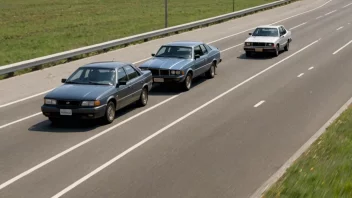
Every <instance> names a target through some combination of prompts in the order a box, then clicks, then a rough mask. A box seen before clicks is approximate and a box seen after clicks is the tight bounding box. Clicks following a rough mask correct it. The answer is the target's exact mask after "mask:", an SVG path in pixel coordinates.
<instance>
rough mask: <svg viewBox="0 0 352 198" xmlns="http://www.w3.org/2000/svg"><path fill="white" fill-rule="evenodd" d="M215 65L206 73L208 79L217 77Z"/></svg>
mask: <svg viewBox="0 0 352 198" xmlns="http://www.w3.org/2000/svg"><path fill="white" fill-rule="evenodd" d="M215 66H216V65H215V63H214V62H213V63H212V64H211V66H210V68H209V70H208V71H207V72H206V73H205V75H206V76H207V77H208V78H214V76H215V69H216V68H215Z"/></svg>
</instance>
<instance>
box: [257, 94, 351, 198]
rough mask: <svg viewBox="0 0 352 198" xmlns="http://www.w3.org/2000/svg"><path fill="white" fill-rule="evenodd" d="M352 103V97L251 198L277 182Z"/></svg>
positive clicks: (259, 194)
mask: <svg viewBox="0 0 352 198" xmlns="http://www.w3.org/2000/svg"><path fill="white" fill-rule="evenodd" d="M351 103H352V98H350V99H349V100H348V101H347V102H346V103H345V104H344V105H343V106H342V107H341V108H340V109H339V110H338V111H337V112H336V113H335V114H334V115H333V116H332V117H331V118H330V119H329V120H328V121H327V122H326V123H325V124H324V125H323V126H322V127H321V128H320V129H319V130H318V131H317V132H316V133H315V134H314V135H313V136H312V137H311V138H310V139H309V140H308V141H307V142H306V143H305V144H304V145H302V147H301V148H300V149H298V150H297V151H296V152H295V153H294V154H293V155H292V156H291V158H290V159H288V160H287V161H286V162H285V164H284V165H282V166H281V168H280V169H279V170H278V171H277V172H275V173H274V174H273V175H272V176H271V177H270V178H269V179H268V180H267V181H265V182H264V183H263V184H262V185H261V186H260V187H259V188H258V189H257V190H256V191H255V192H254V193H253V194H252V196H251V197H250V198H259V197H261V195H262V194H263V193H265V191H266V190H267V189H269V188H270V187H271V186H272V185H273V184H274V183H276V182H277V181H278V180H279V179H280V178H281V177H282V176H283V175H284V173H285V172H286V170H287V169H288V168H289V167H290V166H291V165H292V164H293V163H294V162H295V161H296V160H297V159H298V158H299V157H300V156H301V155H302V154H303V153H304V152H305V151H306V150H307V149H308V148H309V147H310V146H311V145H312V144H313V143H314V142H315V141H316V140H317V139H318V138H319V137H320V136H321V135H322V134H323V133H324V132H325V131H326V128H328V127H329V126H330V124H331V123H333V122H334V121H335V120H336V119H337V118H338V117H339V116H340V115H341V114H342V113H343V112H344V111H345V110H346V109H347V108H348V106H349V105H350V104H351Z"/></svg>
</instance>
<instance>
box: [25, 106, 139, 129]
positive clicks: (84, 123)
mask: <svg viewBox="0 0 352 198" xmlns="http://www.w3.org/2000/svg"><path fill="white" fill-rule="evenodd" d="M136 109H138V108H136V104H135V103H132V104H130V105H128V106H126V107H124V108H122V109H119V110H117V111H116V114H115V121H114V122H113V123H111V124H105V123H102V122H101V121H100V120H78V119H65V120H62V121H61V122H59V123H56V124H53V123H51V121H49V120H45V121H42V122H40V123H37V124H35V125H33V126H31V127H30V128H29V129H28V130H29V131H32V132H46V133H79V132H89V131H92V130H94V129H97V128H99V127H104V126H109V125H111V126H112V125H114V124H116V123H118V121H117V120H116V119H117V118H119V117H122V116H124V115H126V114H129V113H130V112H132V111H134V110H136Z"/></svg>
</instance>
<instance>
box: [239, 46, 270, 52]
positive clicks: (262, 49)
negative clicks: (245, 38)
mask: <svg viewBox="0 0 352 198" xmlns="http://www.w3.org/2000/svg"><path fill="white" fill-rule="evenodd" d="M243 49H244V51H246V52H256V53H261V52H276V49H275V48H274V47H244V48H243Z"/></svg>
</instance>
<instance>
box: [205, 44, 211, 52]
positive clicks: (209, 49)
mask: <svg viewBox="0 0 352 198" xmlns="http://www.w3.org/2000/svg"><path fill="white" fill-rule="evenodd" d="M204 46H205V48H207V50H208V52H210V51H211V50H212V49H211V48H210V47H209V45H207V44H204Z"/></svg>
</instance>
